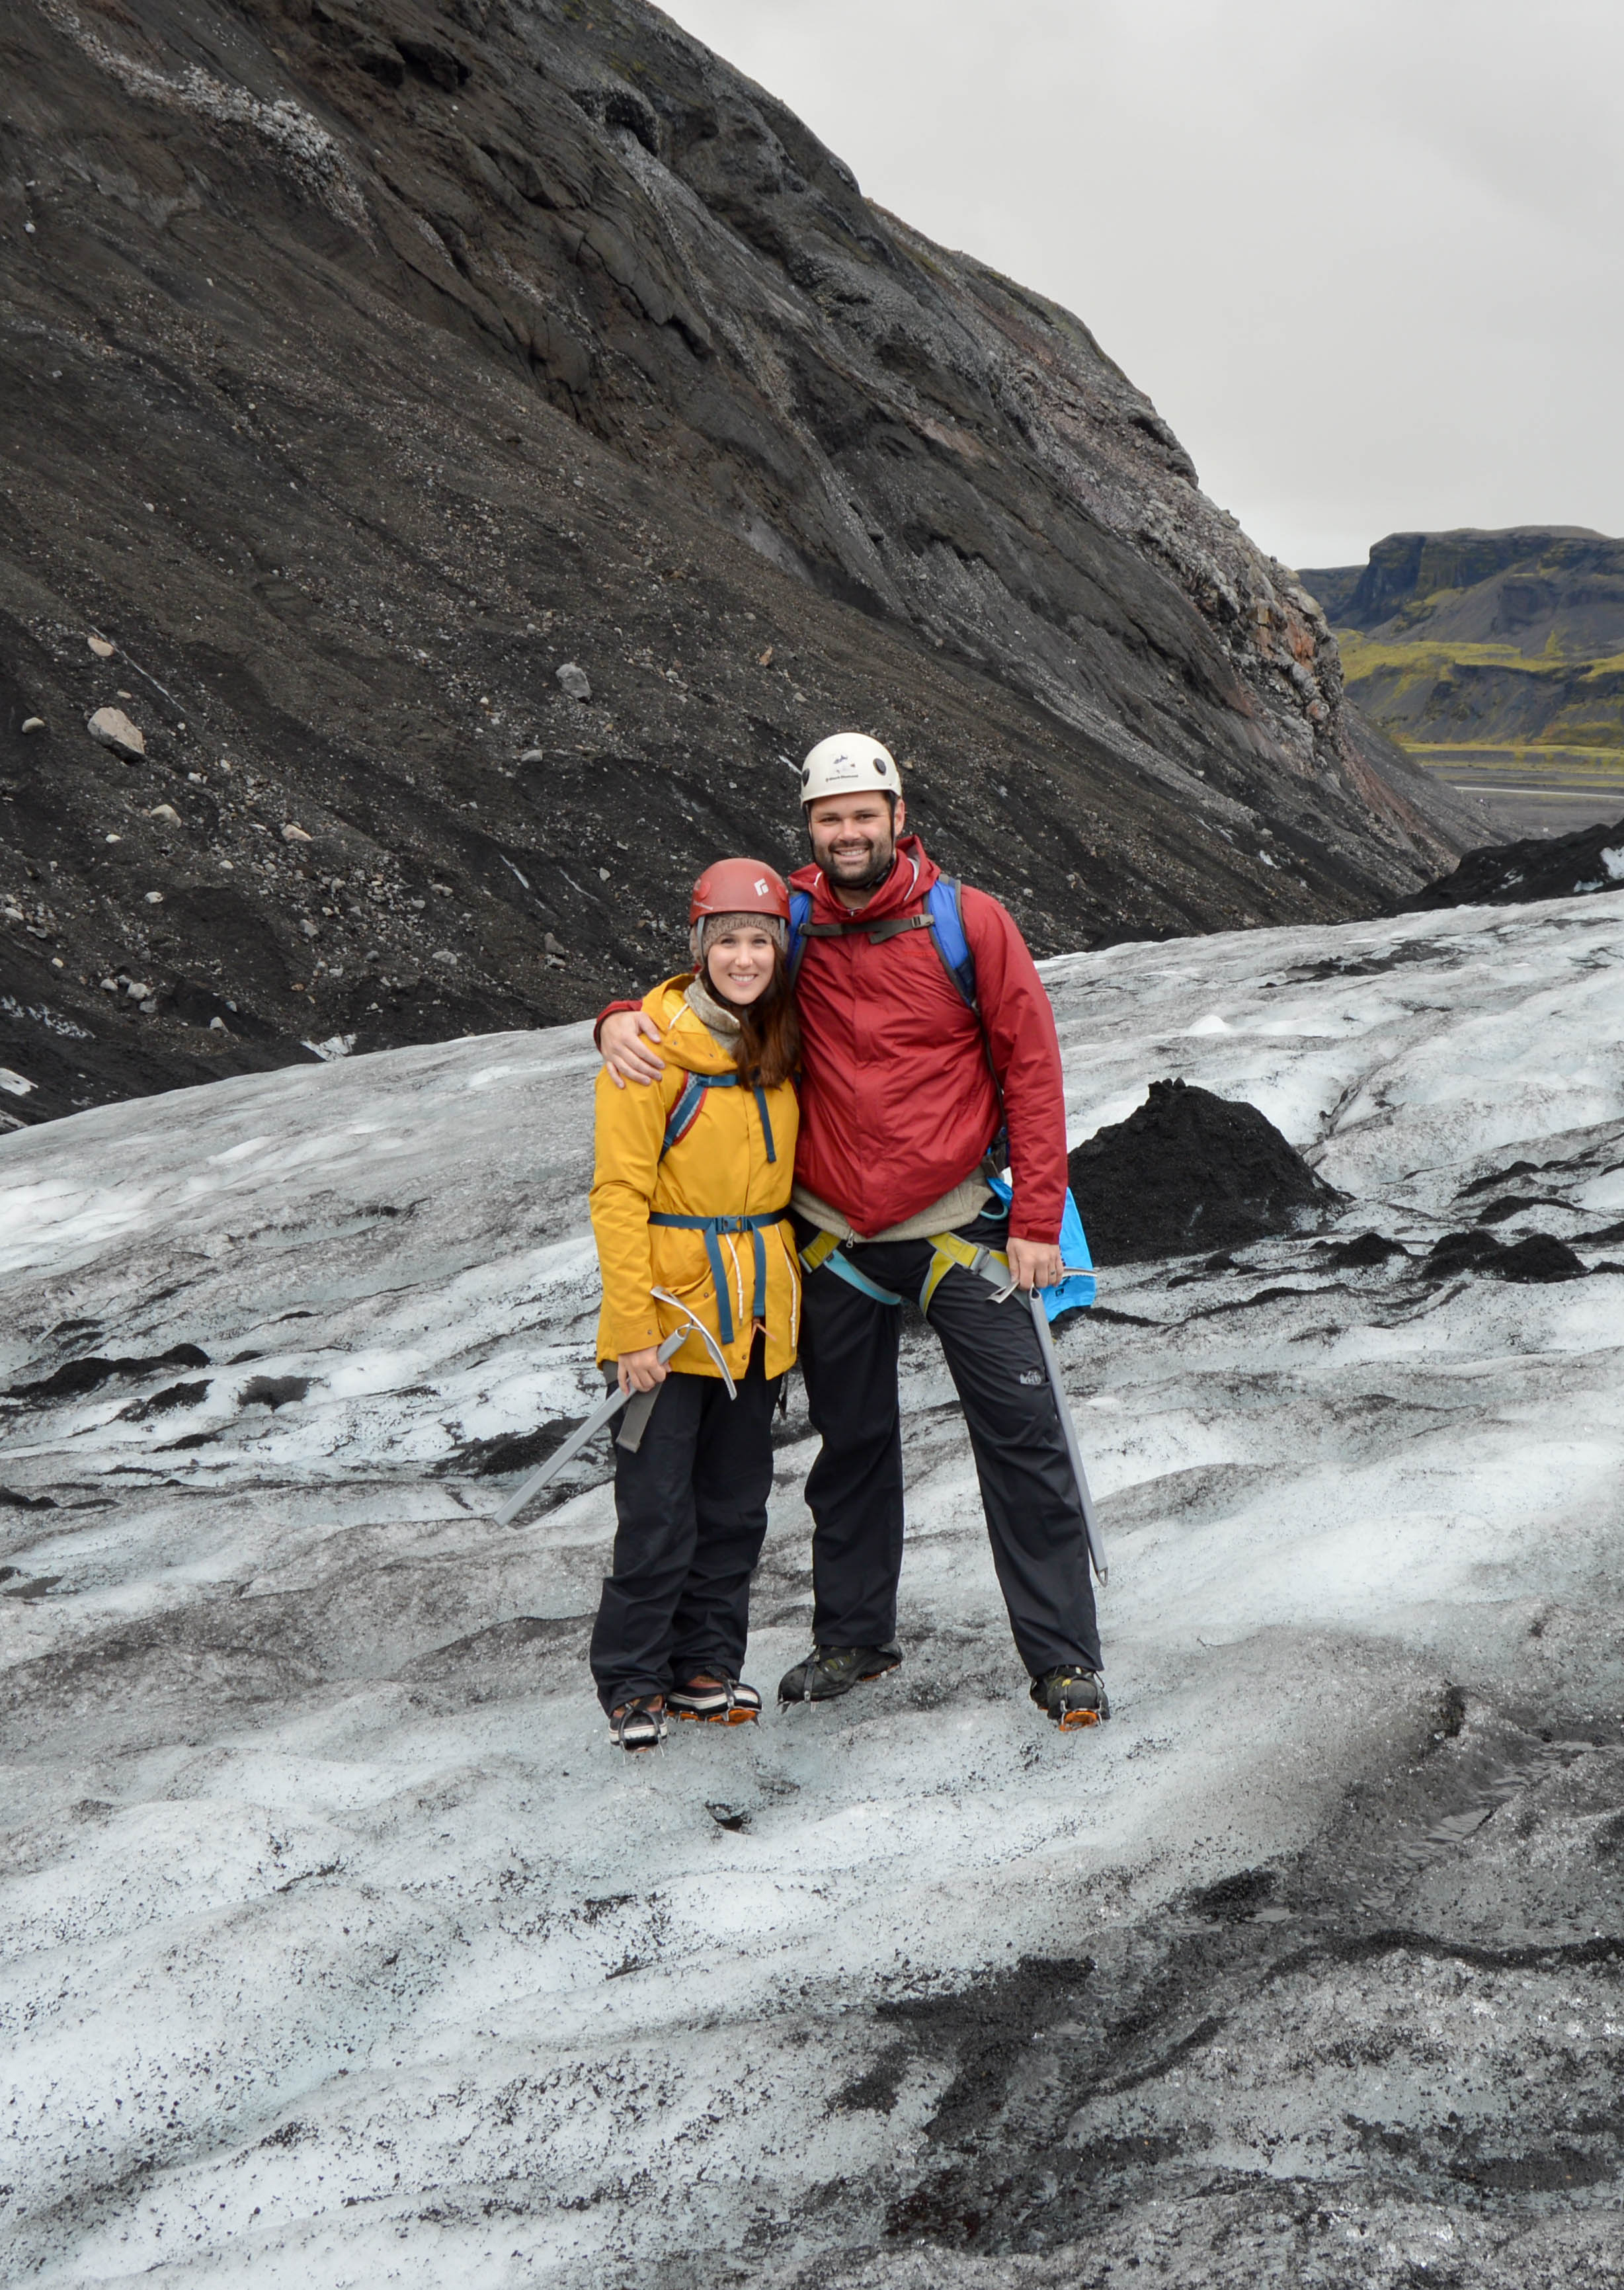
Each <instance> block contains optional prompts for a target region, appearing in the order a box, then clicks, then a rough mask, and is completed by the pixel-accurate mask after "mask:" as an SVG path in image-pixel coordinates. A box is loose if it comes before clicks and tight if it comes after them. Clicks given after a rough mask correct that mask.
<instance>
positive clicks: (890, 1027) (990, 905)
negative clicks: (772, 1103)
mask: <svg viewBox="0 0 1624 2290" xmlns="http://www.w3.org/2000/svg"><path fill="white" fill-rule="evenodd" d="M939 875H940V869H939V868H938V867H937V866H936V864H935V861H933V860H932V859H930V858H928V857H927V856H926V854H925V850H924V845H923V844H922V843H921V842H920V840H919V838H918V837H917V836H916V835H904V836H901V837H899V838H898V843H897V862H896V865H895V866H894V867H893V868H892V871H891V873H890V875H889V876H888V877H886V879H885V881H884V883H883V884H882V885H881V886H880V888H879V889H878V890H877V891H876V893H875V894H874V896H873V898H872V899H871V900H870V901H869V902H868V905H867V906H866V907H864V908H863V909H862V910H861V915H860V917H857V916H854V915H853V913H852V909H850V908H849V907H844V906H842V905H841V903H840V901H838V900H837V899H836V897H835V895H834V893H833V892H832V891H830V889H829V887H828V884H827V883H826V882H825V881H824V878H823V870H822V869H821V868H820V867H803V868H801V869H798V870H797V872H796V874H795V875H793V876H792V877H790V880H791V881H792V883H793V884H794V885H795V887H796V890H798V891H807V892H810V893H811V894H812V916H811V919H812V921H813V922H814V923H827V922H842V923H847V924H850V923H852V922H854V921H855V922H858V923H859V925H860V926H859V927H858V928H856V929H848V930H846V931H844V932H843V933H842V934H841V936H840V937H839V938H808V939H807V940H805V941H804V945H803V949H802V953H801V962H800V968H799V970H798V972H797V973H796V1009H797V1011H798V1012H799V1013H800V1020H801V1058H802V1080H801V1133H800V1139H799V1141H798V1143H797V1145H796V1163H795V1173H796V1179H797V1180H798V1181H799V1182H800V1183H802V1184H804V1185H805V1186H806V1187H807V1189H809V1190H810V1191H811V1192H812V1193H815V1194H816V1195H817V1197H818V1198H819V1199H820V1200H822V1201H828V1203H829V1205H830V1206H831V1207H833V1208H837V1209H838V1210H839V1211H840V1213H841V1214H842V1215H843V1216H844V1218H845V1219H846V1220H847V1221H848V1222H849V1223H850V1225H851V1226H852V1230H853V1231H854V1232H860V1233H868V1234H872V1233H876V1232H883V1231H884V1229H886V1228H887V1227H888V1226H890V1225H893V1224H900V1223H901V1222H902V1221H903V1220H904V1219H905V1218H907V1217H911V1216H915V1215H916V1214H917V1213H918V1212H919V1211H920V1210H921V1209H923V1208H928V1207H929V1206H930V1205H931V1203H932V1201H937V1200H940V1198H941V1197H942V1196H943V1195H944V1194H945V1193H948V1192H951V1191H952V1189H953V1188H954V1187H955V1186H956V1185H958V1184H962V1183H963V1182H964V1179H965V1178H966V1177H968V1176H970V1175H971V1174H972V1172H973V1171H974V1169H975V1168H976V1166H977V1165H978V1163H979V1162H980V1159H981V1157H982V1156H983V1155H984V1154H985V1152H986V1150H987V1148H988V1145H989V1144H990V1143H991V1142H992V1141H993V1139H994V1137H995V1136H996V1133H997V1131H998V1127H999V1123H1000V1113H999V1108H998V1090H1002V1092H1003V1096H1004V1107H1003V1114H1002V1119H1003V1120H1004V1122H1006V1123H1007V1124H1008V1127H1009V1149H1010V1173H1011V1176H1012V1180H1013V1183H1014V1195H1015V1197H1014V1200H1013V1202H1012V1205H1011V1209H1010V1232H1011V1235H1012V1237H1013V1238H1014V1239H1017V1240H1036V1241H1047V1242H1052V1241H1054V1240H1056V1239H1057V1238H1058V1237H1059V1236H1060V1212H1061V1209H1062V1208H1063V1206H1064V1205H1065V1198H1066V1103H1065V1094H1064V1089H1063V1085H1062V1083H1061V1078H1060V1044H1059V1041H1058V1040H1057V1039H1056V1037H1055V1031H1054V1013H1053V1012H1052V1009H1051V1008H1050V1006H1049V997H1048V996H1047V995H1046V994H1045V993H1044V986H1043V981H1042V980H1041V979H1040V978H1039V977H1038V974H1037V971H1036V966H1035V965H1034V964H1033V961H1032V957H1031V955H1030V954H1029V953H1028V950H1027V944H1026V941H1025V940H1024V939H1023V938H1022V937H1021V935H1020V930H1019V929H1018V928H1017V926H1016V924H1015V921H1014V918H1013V917H1012V916H1011V915H1010V914H1009V913H1008V912H1007V911H1006V910H1005V909H1004V908H1003V907H1002V906H1000V905H999V903H998V901H997V900H996V899H994V898H990V897H989V896H988V894H987V893H986V892H984V891H975V890H972V889H970V888H969V887H968V885H966V886H965V888H964V892H963V894H962V901H961V903H962V907H963V911H964V936H965V938H966V940H967V941H969V946H970V951H971V953H972V955H973V956H974V957H975V973H976V1000H977V1002H978V1004H979V1005H980V1013H981V1022H980V1025H978V1024H977V1022H976V1019H975V1015H974V1013H972V1011H971V1010H969V1009H967V1008H966V1006H965V1005H964V998H963V997H962V996H961V995H960V993H959V991H958V989H957V987H956V986H955V984H954V983H953V981H952V980H951V979H950V978H949V977H948V972H947V968H946V965H944V963H943V961H942V958H941V956H940V954H939V953H938V951H937V949H936V946H935V943H934V940H933V937H932V933H931V932H929V931H924V930H918V931H907V932H904V933H901V934H900V936H898V937H895V938H889V939H884V940H883V941H881V942H880V943H879V944H878V945H877V946H876V945H874V944H873V943H871V941H870V940H869V938H868V931H867V929H865V928H863V927H862V926H861V925H874V924H876V923H881V922H886V921H889V920H891V919H892V917H896V916H901V915H909V914H916V913H917V912H918V910H919V909H920V908H921V907H922V906H923V905H924V899H925V893H927V892H928V891H929V890H930V888H931V885H932V884H933V883H934V882H936V880H937V879H938V877H939ZM639 1006H640V1005H638V1004H636V1003H635V1002H616V1003H612V1004H611V1005H610V1008H611V1009H616V1010H628V1009H636V1008H638V1007H639ZM608 1015H609V1011H608V1010H605V1011H604V1017H607V1016H608ZM599 1022H600V1023H601V1022H602V1021H601V1020H600V1021H599ZM982 1027H985V1029H986V1037H985V1041H983V1037H982ZM989 1052H990V1053H991V1064H992V1068H993V1070H995V1071H996V1074H997V1077H998V1090H996V1089H995V1088H994V1086H993V1077H992V1072H990V1071H989V1070H988V1053H989Z"/></svg>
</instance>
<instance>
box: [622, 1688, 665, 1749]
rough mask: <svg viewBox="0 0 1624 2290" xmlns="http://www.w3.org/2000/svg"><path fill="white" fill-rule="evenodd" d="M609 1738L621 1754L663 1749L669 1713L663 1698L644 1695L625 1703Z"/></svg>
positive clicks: (651, 1694)
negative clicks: (666, 1711)
mask: <svg viewBox="0 0 1624 2290" xmlns="http://www.w3.org/2000/svg"><path fill="white" fill-rule="evenodd" d="M609 1738H610V1740H611V1741H612V1742H613V1743H614V1744H615V1747H616V1748H617V1749H620V1750H633V1751H634V1752H636V1751H639V1750H657V1749H659V1748H660V1744H661V1743H662V1742H664V1740H665V1738H666V1713H665V1708H664V1705H663V1703H662V1702H661V1701H660V1696H659V1694H657V1693H644V1694H640V1695H639V1696H638V1698H637V1699H636V1701H627V1702H623V1703H622V1704H621V1706H620V1709H617V1710H616V1711H615V1713H614V1715H613V1717H612V1718H611V1719H610V1721H609Z"/></svg>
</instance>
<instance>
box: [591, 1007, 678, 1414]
mask: <svg viewBox="0 0 1624 2290" xmlns="http://www.w3.org/2000/svg"><path fill="white" fill-rule="evenodd" d="M644 1034H646V1035H647V1036H648V1037H649V1039H650V1041H651V1042H657V1041H658V1040H659V1039H660V1029H659V1027H658V1026H657V1025H656V1024H655V1023H654V1021H653V1020H652V1018H651V1017H650V1016H649V1013H648V1012H647V1011H646V1010H616V1011H614V1012H612V1013H611V1014H610V1016H608V1017H607V1018H605V1019H604V1022H603V1024H602V1025H601V1026H600V1027H599V1028H598V1029H597V1045H598V1051H599V1053H600V1054H601V1056H602V1058H603V1061H604V1065H605V1066H607V1068H608V1069H609V1078H610V1080H611V1081H612V1082H613V1084H614V1085H615V1087H616V1088H617V1089H624V1088H625V1086H626V1085H627V1083H628V1081H658V1080H659V1079H660V1075H661V1074H662V1073H664V1071H665V1067H664V1065H663V1064H662V1063H661V1062H660V1059H658V1058H657V1057H656V1056H655V1055H654V1053H653V1052H652V1050H645V1049H644V1046H643V1043H642V1040H641V1039H640V1037H641V1036H643V1035H644ZM664 1373H665V1370H664V1369H663V1368H661V1370H660V1375H662V1376H663V1375H664ZM655 1381H656V1382H657V1381H659V1377H656V1379H655ZM620 1389H622V1390H624V1389H626V1387H625V1385H624V1384H622V1385H621V1387H620ZM637 1389H638V1390H639V1391H648V1390H650V1389H652V1386H651V1385H649V1384H646V1383H640V1384H639V1385H638V1386H637Z"/></svg>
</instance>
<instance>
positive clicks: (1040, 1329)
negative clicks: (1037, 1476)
mask: <svg viewBox="0 0 1624 2290" xmlns="http://www.w3.org/2000/svg"><path fill="white" fill-rule="evenodd" d="M1031 1303H1032V1325H1033V1326H1034V1327H1035V1328H1036V1330H1037V1345H1038V1349H1039V1350H1040V1351H1041V1352H1042V1353H1043V1356H1044V1367H1045V1368H1046V1369H1047V1370H1048V1373H1049V1389H1050V1390H1051V1391H1052V1393H1053V1394H1054V1405H1055V1406H1056V1408H1057V1410H1058V1411H1059V1413H1060V1430H1061V1432H1062V1433H1063V1434H1064V1437H1065V1440H1066V1454H1067V1458H1068V1461H1069V1462H1070V1464H1071V1476H1072V1477H1073V1478H1074V1479H1075V1480H1076V1483H1077V1499H1078V1501H1080V1502H1081V1503H1082V1505H1083V1525H1084V1531H1085V1532H1086V1533H1087V1535H1088V1555H1089V1557H1091V1558H1092V1560H1093V1562H1094V1572H1095V1573H1096V1574H1097V1575H1098V1576H1099V1577H1100V1581H1102V1582H1103V1581H1105V1579H1106V1564H1105V1545H1104V1544H1103V1543H1102V1542H1101V1541H1100V1526H1099V1522H1098V1521H1097V1520H1096V1518H1095V1517H1094V1499H1093V1497H1092V1495H1091V1494H1090V1493H1089V1491H1088V1473H1087V1472H1086V1471H1085V1470H1084V1468H1083V1451H1082V1449H1081V1448H1080V1447H1079V1446H1078V1445H1077V1428H1076V1424H1075V1423H1074V1422H1073V1421H1072V1420H1071V1408H1070V1406H1069V1405H1068V1401H1067V1398H1066V1388H1065V1386H1064V1384H1062V1383H1061V1381H1060V1362H1059V1360H1058V1359H1056V1357H1055V1356H1054V1340H1053V1338H1052V1336H1051V1335H1050V1333H1049V1315H1048V1313H1047V1312H1045V1311H1044V1300H1043V1298H1042V1296H1040V1295H1039V1293H1038V1292H1037V1290H1036V1288H1034V1289H1033V1290H1032V1291H1031Z"/></svg>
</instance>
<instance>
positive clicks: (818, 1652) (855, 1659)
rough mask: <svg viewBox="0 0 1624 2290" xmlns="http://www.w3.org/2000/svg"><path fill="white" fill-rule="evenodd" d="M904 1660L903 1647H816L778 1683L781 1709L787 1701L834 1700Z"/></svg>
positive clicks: (788, 1670)
mask: <svg viewBox="0 0 1624 2290" xmlns="http://www.w3.org/2000/svg"><path fill="white" fill-rule="evenodd" d="M901 1660H902V1649H901V1647H900V1645H884V1646H814V1647H813V1648H812V1652H811V1653H809V1654H808V1655H807V1657H806V1659H805V1661H797V1662H796V1666H795V1668H794V1669H787V1670H786V1671H785V1672H784V1675H783V1677H781V1678H780V1680H779V1685H778V1698H779V1704H780V1708H781V1707H782V1706H783V1704H784V1703H786V1702H788V1701H838V1699H839V1697H840V1696H841V1695H842V1694H843V1693H850V1692H851V1691H852V1687H853V1686H854V1685H863V1684H864V1683H865V1682H866V1681H867V1680H868V1678H871V1677H884V1675H885V1672H886V1671H887V1670H888V1669H897V1668H898V1666H899V1665H900V1662H901Z"/></svg>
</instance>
